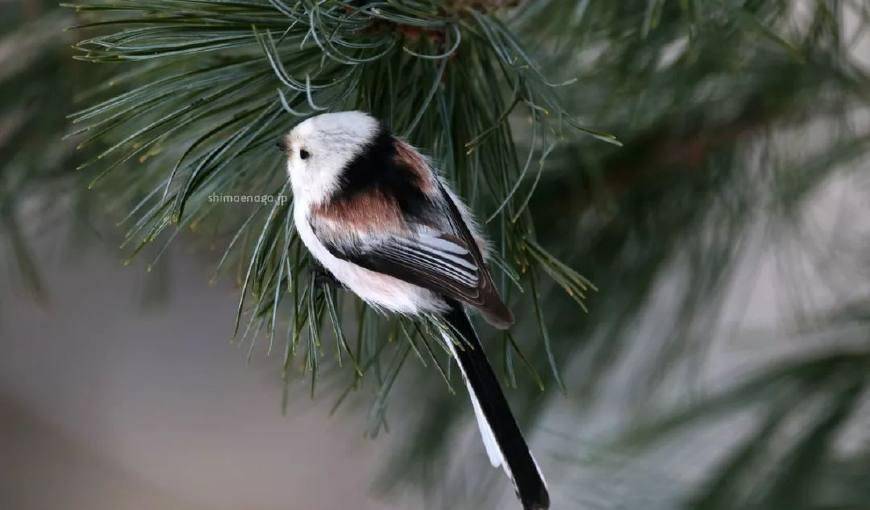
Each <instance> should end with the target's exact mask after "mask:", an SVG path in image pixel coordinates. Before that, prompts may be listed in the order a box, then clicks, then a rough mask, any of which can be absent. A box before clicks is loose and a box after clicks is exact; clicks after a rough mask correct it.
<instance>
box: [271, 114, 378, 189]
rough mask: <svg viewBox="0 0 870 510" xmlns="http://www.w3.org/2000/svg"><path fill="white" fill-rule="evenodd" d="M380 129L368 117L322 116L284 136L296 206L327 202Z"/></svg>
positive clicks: (288, 173) (308, 121)
mask: <svg viewBox="0 0 870 510" xmlns="http://www.w3.org/2000/svg"><path fill="white" fill-rule="evenodd" d="M379 127H380V125H379V123H378V121H377V120H376V119H375V118H374V117H372V116H371V115H368V114H367V113H363V112H357V111H353V112H338V113H323V114H320V115H317V116H315V117H311V118H309V119H306V120H305V121H303V122H300V123H299V124H297V125H296V127H294V128H293V130H292V131H290V133H289V134H287V135H286V136H284V138H283V139H282V142H281V143H282V148H283V150H284V152H285V153H286V154H287V175H288V176H289V177H290V183H291V185H292V186H293V196H294V200H296V201H297V204H298V203H300V202H301V203H304V204H309V205H310V204H317V203H320V202H322V201H323V200H324V199H326V198H328V197H329V195H330V194H331V193H332V192H333V191H334V190H335V189H336V187H337V186H338V184H339V178H340V176H341V172H342V170H344V168H345V166H347V164H348V163H350V162H351V161H352V160H353V159H354V158H355V157H356V156H357V155H358V154H359V153H360V152H362V151H363V149H364V148H365V147H366V145H367V144H369V143H370V142H371V141H372V140H374V138H375V137H376V136H377V134H378V130H379Z"/></svg>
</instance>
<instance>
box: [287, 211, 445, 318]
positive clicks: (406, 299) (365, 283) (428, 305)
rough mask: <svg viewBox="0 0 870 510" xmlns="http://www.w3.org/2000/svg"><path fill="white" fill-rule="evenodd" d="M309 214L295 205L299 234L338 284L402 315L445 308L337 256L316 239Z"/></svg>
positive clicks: (424, 293) (430, 297) (412, 287)
mask: <svg viewBox="0 0 870 510" xmlns="http://www.w3.org/2000/svg"><path fill="white" fill-rule="evenodd" d="M307 212H308V207H307V206H306V205H305V204H298V205H294V210H293V219H294V221H295V223H296V231H297V232H299V237H300V239H302V242H303V243H304V244H305V247H306V248H308V251H310V252H311V254H312V255H313V256H314V258H315V259H317V261H318V262H320V264H321V265H323V267H325V268H326V269H328V270H329V272H331V273H332V275H333V276H335V278H336V279H337V280H338V281H340V282H341V283H342V284H344V285H345V286H346V287H347V288H348V289H350V290H351V291H352V292H353V293H354V294H356V295H357V296H359V297H360V298H362V299H363V300H364V301H366V302H367V303H369V304H371V305H373V306H374V307H376V308H381V309H384V310H388V311H391V312H397V313H402V314H418V313H423V312H435V311H439V309H440V308H441V307H442V306H443V305H442V304H441V300H439V299H436V298H435V296H433V294H432V293H431V292H429V291H428V290H426V289H424V288H422V287H418V286H416V285H412V284H410V283H406V282H403V281H402V280H399V279H397V278H393V277H392V276H387V275H385V274H381V273H376V272H374V271H369V270H368V269H365V268H362V267H360V266H358V265H356V264H353V263H351V262H348V261H346V260H342V259H340V258H338V257H336V256H334V255H333V254H332V253H330V252H329V250H327V249H326V247H325V246H324V245H323V243H321V242H320V240H319V239H317V236H316V235H314V231H313V230H312V229H311V224H310V223H308V218H307Z"/></svg>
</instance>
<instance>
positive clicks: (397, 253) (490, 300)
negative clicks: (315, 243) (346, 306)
mask: <svg viewBox="0 0 870 510" xmlns="http://www.w3.org/2000/svg"><path fill="white" fill-rule="evenodd" d="M439 188H440V189H439V190H438V191H439V192H440V194H441V197H442V198H443V199H442V200H436V201H433V202H432V203H431V207H433V208H437V209H440V210H439V211H437V212H439V213H440V214H439V216H441V217H442V218H445V219H446V220H447V221H446V222H440V223H442V225H441V226H439V227H432V226H427V225H414V228H412V229H410V231H409V232H410V233H407V234H402V235H395V234H393V235H386V236H383V237H382V238H378V239H376V240H372V241H371V242H369V243H367V244H365V245H364V246H363V247H361V246H360V245H359V243H352V244H351V243H348V244H347V245H345V244H343V243H341V242H340V241H330V239H334V236H331V235H320V232H319V230H320V229H319V225H318V223H317V222H316V221H312V224H311V226H312V229H313V230H314V232H315V233H317V234H318V238H320V240H321V242H323V244H324V246H326V248H327V249H328V250H329V251H330V252H331V253H332V254H333V255H334V256H336V257H338V258H341V259H344V260H347V261H349V262H353V263H354V264H357V265H359V266H362V267H364V268H366V269H369V270H371V271H376V272H378V273H383V274H386V275H389V276H392V277H394V278H398V279H400V280H403V281H406V282H408V283H412V284H414V285H418V286H420V287H423V288H425V289H428V290H431V291H432V292H435V293H437V294H440V295H443V296H446V297H449V298H453V299H456V300H458V301H461V302H463V303H467V304H469V305H472V306H474V307H476V308H478V309H480V311H481V312H482V313H483V315H484V316H485V318H486V319H487V321H488V322H490V323H491V324H492V325H493V326H496V327H499V328H507V327H509V326H510V325H511V324H513V315H512V314H511V312H510V310H509V309H508V308H507V307H506V306H505V305H504V303H503V302H502V300H501V297H500V296H499V294H498V291H497V290H496V288H495V285H494V284H493V281H492V276H491V275H490V274H489V270H488V269H487V267H486V264H485V262H484V260H483V255H482V254H481V252H480V249H479V248H478V246H477V243H476V241H475V240H474V237H473V236H472V234H471V232H470V230H469V228H468V226H467V225H466V224H465V221H464V220H463V219H462V215H461V213H460V211H459V209H458V207H457V206H456V204H455V203H454V202H453V200H452V199H451V197H450V195H449V194H448V193H447V191H446V190H445V189H444V188H443V186H441V185H440V183H439Z"/></svg>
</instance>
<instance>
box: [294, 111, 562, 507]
mask: <svg viewBox="0 0 870 510" xmlns="http://www.w3.org/2000/svg"><path fill="white" fill-rule="evenodd" d="M281 145H282V147H283V149H284V150H285V152H286V153H287V172H288V174H289V176H290V180H291V184H292V187H293V193H294V211H293V213H294V221H295V223H296V228H297V231H298V232H299V235H300V237H301V239H302V241H303V243H305V245H306V246H307V247H308V249H309V250H310V251H311V254H312V255H313V256H314V257H315V258H316V259H317V260H318V262H320V264H322V265H323V267H324V268H325V269H326V270H328V271H329V272H330V273H332V275H333V276H334V277H335V278H336V279H337V280H338V281H339V282H341V283H342V284H343V285H344V286H346V287H347V288H348V289H349V290H351V291H352V292H354V293H355V294H357V295H358V296H359V297H361V298H362V299H363V300H365V301H366V302H368V303H369V304H371V305H372V306H374V307H376V308H378V309H381V310H384V311H390V312H396V313H402V314H411V315H413V314H420V313H427V312H428V313H439V314H442V316H443V317H444V318H445V320H446V321H447V322H448V323H449V324H451V326H452V329H453V330H454V331H455V332H456V333H457V335H458V336H459V338H460V339H461V340H462V342H461V344H460V345H459V346H455V345H453V344H450V349H451V350H452V352H453V355H454V357H456V359H457V362H458V363H459V365H460V368H461V369H462V372H463V376H464V377H465V380H466V383H467V384H468V387H469V392H470V394H471V397H472V402H473V403H474V408H475V413H476V415H477V417H478V422H479V424H480V428H481V434H482V435H483V438H484V443H485V444H486V445H487V452H488V453H489V454H490V459H491V460H492V461H493V465H502V466H503V467H504V468H505V471H506V472H507V473H508V475H509V476H510V477H511V479H512V480H513V481H514V483H515V486H516V488H517V491H518V494H519V496H520V499H521V500H522V501H523V505H524V507H525V508H527V509H532V508H547V507H548V506H549V497H548V495H547V490H546V486H545V484H544V481H543V477H542V476H541V475H540V472H539V471H538V468H537V464H536V463H535V461H534V459H533V458H532V456H531V453H530V452H529V450H528V447H527V446H526V443H525V440H524V439H523V437H522V435H521V434H520V432H519V428H518V427H517V425H516V422H515V420H514V418H513V415H512V414H511V412H510V408H509V407H508V405H507V401H506V400H505V399H504V395H503V394H502V392H501V388H500V387H499V385H498V380H497V378H496V377H495V375H494V374H493V372H492V369H491V368H490V366H489V364H488V362H487V361H486V357H485V356H484V354H483V351H482V349H481V347H480V343H479V341H478V339H477V335H476V334H475V332H474V330H473V328H472V327H471V323H470V322H469V321H468V318H467V316H466V315H465V311H464V309H463V304H465V305H470V306H472V307H474V308H476V309H477V310H479V311H480V312H481V314H482V315H483V317H484V318H485V319H486V320H487V321H488V322H489V323H490V324H492V325H493V326H495V327H497V328H501V329H504V328H507V327H510V325H511V324H512V323H513V315H512V314H511V312H510V310H509V309H508V308H507V306H505V304H504V302H503V301H502V299H501V297H500V296H499V294H498V290H497V289H496V287H495V285H494V283H493V280H492V276H491V274H490V272H489V269H488V268H487V266H486V262H485V246H486V243H485V242H484V241H483V238H482V237H481V235H480V233H479V231H478V229H477V226H476V223H475V222H474V219H473V218H472V216H471V215H470V213H469V212H468V209H467V207H465V205H464V204H463V203H462V202H461V201H460V200H459V199H458V197H457V196H456V194H455V193H453V192H452V191H451V190H450V188H449V186H448V185H447V183H446V182H445V181H444V179H442V178H441V177H440V176H439V175H438V174H437V173H436V172H434V171H433V170H432V167H431V165H430V164H429V162H428V161H427V160H426V158H424V157H423V156H422V155H421V154H420V153H419V152H418V151H417V150H416V149H414V148H413V147H411V146H410V145H408V144H407V143H405V142H404V141H401V140H399V139H397V138H395V137H394V136H393V135H392V134H390V132H389V131H388V130H387V129H386V128H385V127H384V126H383V125H381V124H380V123H379V122H378V121H377V120H375V119H374V118H372V117H371V116H369V115H367V114H365V113H362V112H342V113H330V114H323V115H318V116H316V117H312V118H310V119H307V120H306V121H304V122H302V123H300V124H299V125H298V126H296V127H295V128H294V129H293V130H292V131H291V132H290V133H289V134H288V135H287V136H286V137H285V138H284V139H283V140H282V143H281ZM448 343H449V340H448Z"/></svg>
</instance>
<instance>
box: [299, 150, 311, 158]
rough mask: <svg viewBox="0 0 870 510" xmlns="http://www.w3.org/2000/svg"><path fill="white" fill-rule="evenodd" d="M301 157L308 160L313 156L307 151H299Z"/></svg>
mask: <svg viewBox="0 0 870 510" xmlns="http://www.w3.org/2000/svg"><path fill="white" fill-rule="evenodd" d="M299 157H300V158H302V159H308V158H309V157H311V154H309V153H308V151H307V150H305V149H299Z"/></svg>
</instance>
